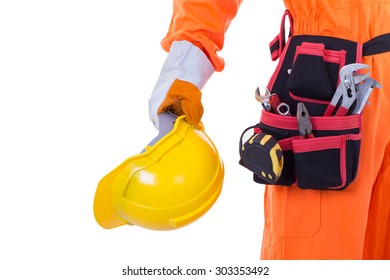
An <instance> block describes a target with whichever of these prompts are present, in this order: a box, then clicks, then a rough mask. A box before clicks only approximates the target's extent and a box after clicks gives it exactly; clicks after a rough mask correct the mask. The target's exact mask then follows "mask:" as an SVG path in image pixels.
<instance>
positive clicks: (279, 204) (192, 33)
mask: <svg viewBox="0 0 390 280" xmlns="http://www.w3.org/2000/svg"><path fill="white" fill-rule="evenodd" d="M241 2H242V1H240V0H197V1H191V0H175V1H174V12H173V16H172V21H171V25H170V28H169V31H168V34H167V36H166V38H164V39H163V40H162V43H161V44H162V46H163V48H164V49H165V50H166V51H169V48H170V45H171V43H172V41H180V40H187V41H189V42H191V43H192V44H194V45H196V46H198V47H199V48H201V49H202V50H203V51H204V52H205V54H206V55H207V56H208V58H209V59H210V61H211V62H212V64H213V66H214V68H215V70H216V71H222V69H223V67H224V61H223V59H222V58H221V57H219V56H218V55H217V52H218V51H219V50H221V49H222V47H223V42H224V34H225V31H226V29H227V28H228V26H229V24H230V22H231V20H232V19H233V18H234V16H235V15H236V13H237V11H238V9H239V6H240V4H241ZM284 3H285V5H286V8H287V9H288V10H289V11H290V13H291V14H292V17H293V27H294V35H300V34H308V35H325V36H333V37H338V38H343V39H348V40H353V41H357V42H360V43H364V42H367V41H368V40H370V39H372V38H373V37H375V36H378V35H382V34H385V33H389V32H390V21H389V18H390V0H284ZM264 24H265V23H264ZM265 59H267V58H265ZM362 63H365V64H368V65H369V66H370V72H371V75H372V77H374V78H375V79H376V80H378V81H379V82H380V83H381V85H382V89H376V90H375V91H376V92H375V94H373V95H371V97H370V106H366V107H365V109H364V114H363V136H362V148H361V155H360V163H359V165H360V166H359V172H358V175H357V178H356V180H355V181H354V182H353V183H352V184H351V185H350V186H349V187H348V188H347V189H345V190H343V191H319V190H301V189H299V188H298V187H296V186H291V187H281V186H266V189H265V195H264V207H265V208H264V213H265V227H264V234H263V244H262V251H261V258H262V259H390V141H389V140H390V127H389V124H388V122H389V120H390V76H389V75H388V73H387V70H388V69H387V67H390V52H387V53H382V54H377V55H372V56H365V57H363V61H362Z"/></svg>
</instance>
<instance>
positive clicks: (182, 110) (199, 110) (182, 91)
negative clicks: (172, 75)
mask: <svg viewBox="0 0 390 280" xmlns="http://www.w3.org/2000/svg"><path fill="white" fill-rule="evenodd" d="M201 97H202V93H201V92H200V90H199V89H198V88H197V87H196V86H194V85H193V84H192V83H189V82H186V81H182V80H177V79H176V80H175V81H174V82H173V84H172V86H171V87H170V88H169V91H168V93H167V96H166V97H165V99H164V101H163V102H162V103H161V105H160V107H159V108H158V113H159V114H160V113H162V112H165V111H170V112H172V113H174V114H175V115H177V116H181V115H186V120H187V121H188V122H189V123H190V124H199V122H200V119H201V118H202V115H203V106H202V103H201V101H200V100H201Z"/></svg>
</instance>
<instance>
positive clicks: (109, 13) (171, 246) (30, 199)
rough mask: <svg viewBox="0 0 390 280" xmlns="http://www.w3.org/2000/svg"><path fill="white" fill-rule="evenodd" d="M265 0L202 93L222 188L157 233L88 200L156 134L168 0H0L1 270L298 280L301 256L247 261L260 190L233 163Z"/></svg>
mask: <svg viewBox="0 0 390 280" xmlns="http://www.w3.org/2000/svg"><path fill="white" fill-rule="evenodd" d="M271 2H272V4H267V5H264V3H265V1H259V0H247V1H244V3H243V4H242V6H241V9H240V11H239V13H238V15H237V17H236V19H235V20H234V21H233V23H232V25H231V27H230V29H229V30H228V32H227V34H226V41H225V46H224V49H223V51H222V52H221V53H220V55H221V56H222V57H224V59H225V60H226V68H225V70H224V71H223V72H222V73H216V74H214V75H213V77H212V78H211V79H210V81H209V82H208V84H207V85H206V87H205V88H204V90H203V105H204V107H205V113H204V117H203V122H204V125H205V127H206V132H207V134H208V135H209V136H210V137H211V138H212V139H213V141H214V143H215V144H216V146H217V147H218V149H219V152H220V154H221V156H222V158H223V160H224V163H225V168H226V174H225V181H224V186H223V191H222V193H221V195H220V197H219V199H218V201H217V202H216V204H215V205H214V206H213V208H212V209H211V210H210V211H209V212H208V213H207V214H206V215H205V216H203V217H202V218H201V219H200V220H198V221H196V222H195V223H193V224H191V225H189V226H187V227H185V228H182V229H179V230H175V231H169V232H158V231H151V230H146V229H143V228H139V227H135V226H123V227H120V228H117V229H112V230H105V229H103V228H101V227H99V225H98V224H97V223H96V222H95V220H94V216H93V198H94V193H95V190H96V186H97V184H98V182H99V180H100V179H101V178H102V177H103V176H104V175H105V174H106V173H108V172H109V171H111V170H112V169H113V168H114V167H116V166H117V165H118V164H120V163H121V162H122V161H123V160H125V159H126V158H128V157H130V156H132V155H134V154H137V153H138V152H139V151H140V150H142V149H143V148H144V145H145V144H147V143H148V142H149V141H150V140H151V139H152V138H153V137H154V136H155V135H156V133H157V131H156V130H155V129H154V127H153V126H152V124H151V123H150V121H149V118H148V105H147V102H148V98H149V95H150V93H151V91H152V89H153V87H154V84H155V82H156V81H157V78H158V75H159V72H160V70H161V66H162V64H163V62H164V60H165V58H166V53H165V52H164V51H163V50H162V49H161V47H160V44H159V43H160V40H161V39H162V38H163V37H164V36H165V34H166V32H167V30H168V26H169V21H170V17H171V13H172V1H171V0H159V1H158V0H153V1H129V0H128V1H123V0H122V1H99V0H95V1H87V0H78V1H73V0H68V1H16V0H15V1H2V2H1V3H0V94H1V95H0V96H1V97H0V129H1V130H0V167H1V169H0V172H1V173H0V189H1V194H0V223H1V230H0V237H1V238H0V256H1V259H2V261H1V265H0V267H1V268H0V278H1V279H124V277H125V276H122V275H121V273H122V269H123V268H126V267H127V266H130V267H132V268H137V267H139V266H146V267H149V268H159V267H162V266H166V267H176V266H177V265H180V266H181V267H183V268H193V267H195V268H207V269H213V268H214V267H216V266H229V265H234V266H248V265H249V266H255V265H256V266H259V265H268V266H270V267H271V269H272V270H271V276H270V277H269V278H272V279H278V278H279V277H281V276H289V277H290V278H291V277H293V276H296V277H297V278H298V276H299V278H300V279H303V278H302V273H303V272H305V273H307V272H308V271H310V270H307V267H308V266H307V264H302V262H288V263H285V262H284V263H280V262H261V261H259V258H260V248H261V240H262V230H263V192H264V187H263V186H262V185H258V184H256V183H254V182H252V176H251V173H250V172H249V171H247V170H246V169H244V168H243V167H241V166H240V165H238V160H239V157H238V140H239V136H240V134H241V132H242V131H243V130H244V129H245V128H246V127H247V126H249V125H252V124H255V123H256V122H257V121H258V119H259V111H260V104H259V103H257V102H256V101H255V99H254V91H255V88H256V87H257V86H260V89H263V88H264V86H265V85H266V83H267V82H268V79H269V77H270V75H271V73H272V71H273V69H274V68H275V66H276V64H275V63H272V62H271V60H270V56H269V50H268V43H269V42H270V41H271V40H272V39H273V38H274V36H275V35H276V34H277V32H278V29H279V22H280V18H281V15H282V13H283V11H284V7H283V4H282V1H281V0H280V1H267V3H271ZM338 267H339V269H337V268H338ZM363 267H364V266H363ZM343 268H345V267H344V266H341V265H339V264H334V265H333V266H330V265H329V263H322V264H321V268H320V270H319V274H320V275H319V276H323V277H324V278H325V277H326V278H328V277H329V275H330V273H331V272H332V273H334V271H337V275H342V274H343V273H346V275H350V273H351V271H350V272H348V271H345V269H343ZM353 268H354V270H353V271H359V275H363V276H364V275H366V274H364V273H367V275H369V270H363V271H362V266H361V265H358V266H353ZM324 270H325V271H326V272H327V273H323V272H324ZM298 273H301V275H298ZM328 273H329V274H328ZM127 277H128V276H127ZM131 278H136V277H131ZM147 278H148V277H140V278H139V279H147ZM192 278H193V279H195V278H197V279H206V278H207V279H213V277H212V276H207V277H192ZM254 278H258V277H253V276H252V277H251V276H247V277H245V278H244V279H254ZM129 279H130V277H129ZM166 279H168V278H166ZM214 279H215V277H214Z"/></svg>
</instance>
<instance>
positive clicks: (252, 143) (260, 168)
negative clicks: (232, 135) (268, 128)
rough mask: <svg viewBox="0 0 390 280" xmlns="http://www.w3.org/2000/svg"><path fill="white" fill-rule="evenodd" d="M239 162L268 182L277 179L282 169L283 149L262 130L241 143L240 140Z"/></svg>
mask: <svg viewBox="0 0 390 280" xmlns="http://www.w3.org/2000/svg"><path fill="white" fill-rule="evenodd" d="M240 155H241V160H240V164H242V165H243V166H245V167H246V168H248V169H249V170H250V171H252V172H253V173H255V174H257V175H258V176H259V177H260V178H262V179H263V180H265V181H266V182H267V183H269V184H274V183H276V181H277V180H278V179H279V177H280V174H282V170H283V163H284V158H283V151H282V149H281V147H280V145H279V144H278V141H277V140H276V139H275V138H274V137H272V136H271V135H269V134H265V133H263V132H260V133H257V134H255V135H254V136H253V137H251V138H250V139H249V140H248V141H246V142H245V143H244V144H243V145H242V136H241V140H240Z"/></svg>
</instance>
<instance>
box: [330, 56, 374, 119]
mask: <svg viewBox="0 0 390 280" xmlns="http://www.w3.org/2000/svg"><path fill="white" fill-rule="evenodd" d="M368 68H369V66H368V65H367V64H362V63H352V64H348V65H345V66H344V67H342V68H341V69H340V73H339V77H340V83H339V85H338V87H337V89H336V92H335V93H334V95H333V98H332V100H331V101H330V104H329V105H328V107H327V109H326V111H325V114H324V115H325V116H332V115H336V116H345V115H346V114H347V113H348V111H349V108H350V107H351V106H352V104H353V103H354V102H355V100H356V88H357V85H359V84H360V83H361V82H363V81H364V80H365V79H367V78H368V76H369V75H370V73H367V74H364V75H361V74H357V73H356V72H357V71H358V70H360V69H368ZM340 101H341V103H340ZM338 104H340V106H339V108H338V109H337V111H336V112H335V110H336V107H337V105H338Z"/></svg>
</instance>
